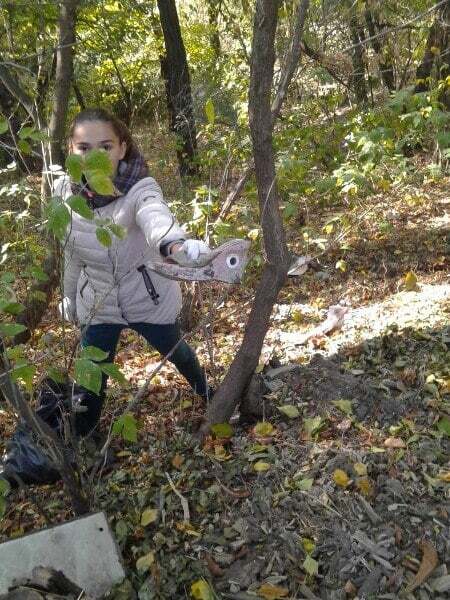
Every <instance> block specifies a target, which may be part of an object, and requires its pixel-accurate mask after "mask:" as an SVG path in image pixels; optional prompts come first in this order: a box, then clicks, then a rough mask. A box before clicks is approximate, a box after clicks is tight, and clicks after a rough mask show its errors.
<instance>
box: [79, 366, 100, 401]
mask: <svg viewBox="0 0 450 600" xmlns="http://www.w3.org/2000/svg"><path fill="white" fill-rule="evenodd" d="M75 381H76V382H77V383H78V384H79V385H82V386H83V387H85V388H86V389H88V390H90V391H91V392H94V393H95V394H98V393H99V391H100V388H101V386H102V371H101V369H100V367H99V366H98V365H96V364H95V363H94V362H92V361H91V360H87V359H85V358H78V359H77V360H76V361H75Z"/></svg>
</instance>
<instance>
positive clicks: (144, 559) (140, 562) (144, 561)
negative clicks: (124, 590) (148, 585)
mask: <svg viewBox="0 0 450 600" xmlns="http://www.w3.org/2000/svg"><path fill="white" fill-rule="evenodd" d="M154 562H155V555H154V553H153V552H149V553H148V554H145V555H144V556H141V557H140V558H138V559H137V561H136V569H137V570H138V571H140V572H141V573H142V572H144V571H148V569H150V567H151V566H152V564H153V563H154Z"/></svg>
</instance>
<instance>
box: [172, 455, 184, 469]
mask: <svg viewBox="0 0 450 600" xmlns="http://www.w3.org/2000/svg"><path fill="white" fill-rule="evenodd" d="M183 463H184V457H183V456H181V454H175V456H174V457H173V458H172V465H173V466H174V467H175V469H179V468H180V467H181V465H182V464H183Z"/></svg>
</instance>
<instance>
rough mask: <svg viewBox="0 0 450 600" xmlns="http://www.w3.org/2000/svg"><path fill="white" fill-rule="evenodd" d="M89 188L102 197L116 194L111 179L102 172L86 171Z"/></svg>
mask: <svg viewBox="0 0 450 600" xmlns="http://www.w3.org/2000/svg"><path fill="white" fill-rule="evenodd" d="M86 178H87V180H88V183H89V187H90V188H91V189H93V190H94V192H97V194H100V195H101V196H110V195H111V194H114V185H113V182H112V181H111V179H110V178H109V177H108V176H107V175H104V174H103V173H102V172H101V171H86Z"/></svg>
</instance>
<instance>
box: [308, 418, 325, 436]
mask: <svg viewBox="0 0 450 600" xmlns="http://www.w3.org/2000/svg"><path fill="white" fill-rule="evenodd" d="M324 424H325V421H324V419H322V417H313V418H312V419H305V420H304V421H303V429H304V431H305V432H306V433H307V434H308V436H309V437H312V436H313V435H315V434H316V433H318V432H319V431H320V429H321V428H322V427H323V426H324Z"/></svg>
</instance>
